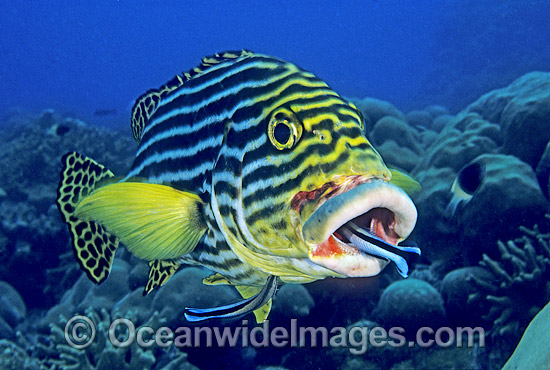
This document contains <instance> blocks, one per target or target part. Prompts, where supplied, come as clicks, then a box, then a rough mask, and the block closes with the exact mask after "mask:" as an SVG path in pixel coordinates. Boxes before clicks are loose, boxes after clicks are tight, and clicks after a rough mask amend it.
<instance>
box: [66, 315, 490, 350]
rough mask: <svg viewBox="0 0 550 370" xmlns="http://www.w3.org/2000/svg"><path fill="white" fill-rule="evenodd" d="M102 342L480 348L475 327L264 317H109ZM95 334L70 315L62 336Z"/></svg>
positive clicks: (89, 338)
mask: <svg viewBox="0 0 550 370" xmlns="http://www.w3.org/2000/svg"><path fill="white" fill-rule="evenodd" d="M100 334H101V335H107V336H108V340H109V341H110V342H111V344H112V345H113V346H114V347H117V348H124V347H128V346H130V345H132V344H134V343H137V345H139V346H140V347H142V348H151V347H154V346H157V347H170V346H175V347H179V348H201V347H206V348H209V347H254V348H262V347H273V348H284V347H295V348H296V347H298V348H300V347H311V348H316V347H321V348H327V347H331V348H347V349H349V351H350V352H351V353H352V354H355V355H362V354H364V353H366V352H367V350H368V349H369V348H371V347H384V346H390V347H394V348H401V347H420V348H429V347H433V346H437V347H442V348H448V347H452V346H455V347H474V346H477V347H484V346H485V330H484V329H483V328H481V327H475V328H471V327H456V328H450V327H440V328H431V327H422V328H420V329H418V330H417V331H416V333H415V335H414V336H413V337H414V339H411V338H412V337H410V336H408V335H406V334H407V333H406V331H405V329H403V328H401V327H392V328H389V329H385V328H383V327H380V326H375V327H367V326H351V327H332V328H328V327H323V326H319V327H311V326H306V327H303V326H300V325H299V324H298V320H297V319H292V320H290V325H289V326H288V327H284V326H273V327H271V326H270V322H269V320H267V321H265V322H264V323H263V324H261V325H258V326H255V327H249V322H248V320H242V322H241V326H213V327H211V326H180V327H177V328H170V327H167V326H162V327H159V328H152V327H149V326H137V327H136V325H134V323H133V322H132V321H131V320H129V319H126V318H119V319H115V320H113V321H112V322H111V324H110V326H109V331H108V333H100ZM97 335H98V333H97V329H96V325H95V324H94V322H93V321H92V320H91V319H90V318H89V317H87V316H82V315H77V316H74V317H72V318H71V319H70V320H69V321H68V322H67V323H66V325H65V340H66V341H67V343H68V344H69V345H70V346H71V347H73V348H76V349H84V348H86V347H88V346H90V345H91V344H92V343H93V342H94V340H95V338H96V336H97Z"/></svg>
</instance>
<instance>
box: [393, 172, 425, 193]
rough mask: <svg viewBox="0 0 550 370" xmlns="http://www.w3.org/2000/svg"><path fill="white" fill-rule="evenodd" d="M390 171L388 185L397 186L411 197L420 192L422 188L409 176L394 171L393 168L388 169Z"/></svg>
mask: <svg viewBox="0 0 550 370" xmlns="http://www.w3.org/2000/svg"><path fill="white" fill-rule="evenodd" d="M390 171H391V180H390V184H393V185H395V186H399V187H400V188H401V189H403V190H405V192H406V193H407V194H409V195H412V194H414V193H416V192H419V191H420V190H422V186H420V184H419V183H418V181H416V180H415V179H413V178H412V177H410V176H409V175H407V174H405V173H403V172H401V171H399V170H396V169H395V168H390Z"/></svg>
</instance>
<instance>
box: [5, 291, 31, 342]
mask: <svg viewBox="0 0 550 370" xmlns="http://www.w3.org/2000/svg"><path fill="white" fill-rule="evenodd" d="M26 316H27V306H26V305H25V302H24V301H23V298H21V295H19V292H17V290H15V289H14V288H13V287H12V286H11V285H10V284H8V283H6V282H4V281H0V338H8V339H12V338H13V337H14V328H16V327H17V325H18V324H20V323H21V322H22V321H23V320H25V318H26Z"/></svg>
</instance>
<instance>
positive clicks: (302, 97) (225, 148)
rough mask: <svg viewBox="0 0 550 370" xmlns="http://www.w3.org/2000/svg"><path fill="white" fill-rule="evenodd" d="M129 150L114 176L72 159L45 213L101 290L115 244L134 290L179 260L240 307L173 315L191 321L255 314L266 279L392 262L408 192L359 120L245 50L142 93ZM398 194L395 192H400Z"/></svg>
mask: <svg viewBox="0 0 550 370" xmlns="http://www.w3.org/2000/svg"><path fill="white" fill-rule="evenodd" d="M132 131H133V134H134V138H135V139H136V141H137V143H138V150H137V154H136V157H135V160H134V164H133V167H132V170H131V171H130V173H129V174H128V175H127V176H126V177H124V178H120V177H115V176H114V174H113V173H112V172H111V171H109V170H108V169H106V168H105V167H104V166H102V165H100V164H98V163H96V162H95V161H93V160H92V159H90V158H87V157H85V156H82V155H80V154H78V153H75V152H72V153H68V154H66V155H65V156H64V157H63V159H62V162H63V170H62V173H61V181H60V184H59V189H58V199H57V205H58V208H59V210H60V212H61V215H62V218H63V220H64V222H65V223H66V224H67V226H68V229H69V232H70V234H71V237H72V245H73V249H74V253H75V256H76V259H77V261H78V262H79V264H80V266H81V267H82V269H83V270H84V271H85V272H86V274H87V275H88V277H89V278H90V279H91V280H92V281H94V282H96V283H98V284H99V283H101V282H103V281H104V280H105V279H106V278H107V276H108V274H109V271H110V268H111V264H112V261H113V256H114V252H115V249H116V248H117V246H118V243H119V241H120V242H122V243H123V244H124V245H125V246H126V248H128V250H129V251H130V252H131V253H133V254H134V255H135V256H137V257H139V258H141V259H144V260H146V261H148V262H149V265H150V273H149V280H148V282H147V284H146V287H145V291H144V294H146V293H149V292H150V291H151V290H152V289H154V288H155V287H158V286H161V285H163V284H164V283H166V281H168V279H170V277H171V276H172V275H173V274H174V272H175V271H176V270H177V268H178V267H179V266H180V265H181V264H190V265H202V266H205V267H207V268H208V269H210V270H212V271H213V272H214V274H213V275H212V276H210V277H208V278H206V279H205V280H204V283H205V284H230V285H233V286H234V287H235V288H236V289H237V290H238V291H239V293H240V294H241V296H242V297H243V300H242V301H239V302H236V303H232V304H228V305H225V306H222V307H214V308H187V309H186V310H185V317H186V318H187V319H188V320H189V321H199V320H204V319H208V318H212V317H218V318H232V317H239V316H242V315H244V314H247V313H249V312H254V314H255V315H256V319H257V321H258V322H262V321H264V320H265V319H266V317H267V315H268V314H269V311H270V308H271V302H272V299H271V298H272V296H273V294H275V292H276V289H277V284H278V282H279V283H280V282H283V283H307V282H311V281H315V280H318V279H323V278H325V277H328V276H335V277H358V276H374V275H377V274H378V273H379V272H380V271H381V270H382V269H383V268H384V267H385V266H386V265H387V264H388V263H393V264H394V265H395V266H396V267H397V269H398V271H399V272H400V273H401V274H402V275H403V276H404V277H405V276H406V275H407V272H408V266H407V262H406V260H405V259H404V255H405V254H407V253H417V254H418V253H419V252H420V251H419V249H418V248H413V247H404V246H399V245H398V243H399V242H400V241H402V240H403V239H405V238H406V237H407V236H408V235H409V234H410V233H411V231H412V230H413V228H414V225H415V223H416V217H417V213H416V208H415V206H414V204H413V203H412V201H411V199H410V198H409V196H408V195H407V194H406V192H405V191H404V190H406V191H409V190H410V191H412V190H415V189H417V188H418V187H419V186H418V183H416V182H415V181H414V180H413V179H411V178H410V177H408V176H407V175H405V174H402V173H400V172H398V171H395V170H389V169H388V168H387V167H386V166H385V164H384V162H383V161H382V159H381V157H380V156H379V154H378V153H377V152H376V151H375V149H374V148H373V147H372V146H371V144H370V143H369V141H368V140H367V138H366V137H365V135H364V123H363V119H362V116H361V113H360V112H359V110H358V109H357V108H356V107H355V106H354V105H353V104H352V103H350V102H348V101H346V100H344V99H343V98H342V97H340V96H339V95H338V94H337V93H336V92H334V91H333V90H332V89H330V88H329V87H328V86H327V84H326V83H325V82H323V81H321V80H320V79H318V78H317V77H315V76H314V75H313V74H311V73H309V72H306V71H304V70H302V69H300V68H298V67H297V66H295V65H294V64H291V63H287V62H285V61H282V60H280V59H276V58H273V57H269V56H266V55H261V54H255V53H252V52H249V51H244V50H243V51H240V52H226V53H221V54H216V55H213V56H211V57H207V58H204V59H203V61H202V64H201V65H199V66H198V67H197V68H195V69H193V70H191V71H189V72H186V73H183V74H182V75H178V76H176V77H175V78H174V79H172V80H171V81H169V82H168V83H167V84H165V85H163V86H162V87H160V88H159V89H156V90H150V91H148V92H147V93H145V94H144V95H142V96H141V97H140V98H139V99H138V100H137V101H136V104H135V105H134V109H133V112H132ZM403 189H404V190H403Z"/></svg>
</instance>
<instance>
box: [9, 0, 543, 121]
mask: <svg viewBox="0 0 550 370" xmlns="http://www.w3.org/2000/svg"><path fill="white" fill-rule="evenodd" d="M548 14H550V3H549V2H547V1H544V0H540V1H515V2H513V1H505V2H495V1H429V2H418V1H399V0H379V1H374V0H365V1H343V2H336V1H327V0H321V1H313V0H306V1H299V2H297V1H269V2H252V1H231V2H227V1H220V0H214V1H201V2H181V1H173V0H171V1H127V0H126V1H114V0H109V1H87V2H68V1H16V2H10V5H9V6H8V7H5V6H4V7H3V10H2V14H0V29H1V32H2V38H1V39H0V55H1V56H2V57H1V58H0V86H1V87H0V113H1V112H5V111H6V110H8V109H9V108H11V107H14V106H22V107H25V108H28V109H31V110H42V109H44V108H54V109H56V110H58V111H61V112H65V113H70V114H71V115H73V116H77V117H80V118H82V119H84V120H86V121H88V122H92V123H95V124H103V125H122V124H127V122H128V117H129V109H130V108H131V105H132V103H133V100H134V99H135V98H136V97H137V96H139V95H140V94H141V93H143V92H144V91H146V90H147V89H149V88H152V87H157V86H159V85H160V84H162V83H164V82H165V81H166V80H168V79H169V78H171V77H172V76H173V75H174V74H176V73H178V72H180V71H183V70H187V69H190V68H192V67H193V66H195V65H197V64H198V62H199V60H200V58H202V57H203V56H205V55H209V54H212V53H215V52H218V51H223V50H228V49H241V48H247V49H250V50H253V51H256V52H261V53H266V54H270V55H275V56H277V57H280V58H283V59H286V60H289V61H292V62H294V63H296V64H298V65H299V66H301V67H302V68H305V69H307V70H310V71H311V72H313V73H315V74H317V75H319V77H321V78H322V79H324V80H326V81H327V82H328V83H329V84H330V85H331V86H332V87H333V88H334V89H335V90H336V91H338V92H339V93H341V94H343V95H346V96H360V97H363V96H373V97H376V98H379V99H384V100H388V101H391V102H392V103H393V104H395V105H396V106H397V107H398V108H400V109H401V110H404V111H407V110H410V109H414V108H422V107H423V106H425V105H428V104H443V105H445V106H447V107H449V108H450V109H451V110H452V111H456V110H458V109H461V108H462V107H463V106H465V105H466V104H468V103H470V102H471V101H473V100H474V99H475V98H477V97H478V96H479V95H481V94H482V93H484V92H486V91H489V90H491V89H494V88H496V87H500V86H504V85H506V84H508V83H509V82H510V81H512V80H513V79H515V78H517V77H519V76H520V75H522V74H523V73H525V72H527V71H532V70H536V69H543V68H544V66H547V65H548V63H549V62H550V42H549V40H548V38H549V36H548V35H550V22H548V20H547V16H548ZM113 109H114V110H115V111H116V114H111V115H108V116H99V117H98V116H97V115H94V112H95V111H96V110H113Z"/></svg>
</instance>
